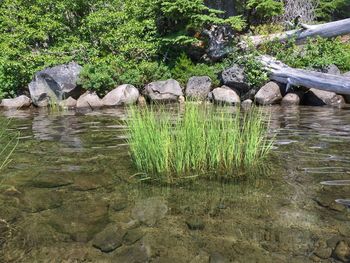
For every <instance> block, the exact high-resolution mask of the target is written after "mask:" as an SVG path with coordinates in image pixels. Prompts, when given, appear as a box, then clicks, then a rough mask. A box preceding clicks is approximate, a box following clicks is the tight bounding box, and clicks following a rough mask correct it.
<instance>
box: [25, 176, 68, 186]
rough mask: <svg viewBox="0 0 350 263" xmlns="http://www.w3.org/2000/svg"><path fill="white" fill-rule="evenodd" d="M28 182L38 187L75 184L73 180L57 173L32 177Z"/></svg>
mask: <svg viewBox="0 0 350 263" xmlns="http://www.w3.org/2000/svg"><path fill="white" fill-rule="evenodd" d="M28 184H29V185H30V186H32V187H37V188H56V187H61V186H67V185H70V184H73V181H72V180H71V179H70V178H65V177H62V176H58V175H57V174H45V175H39V176H36V177H34V178H32V179H31V180H30V182H29V183H28Z"/></svg>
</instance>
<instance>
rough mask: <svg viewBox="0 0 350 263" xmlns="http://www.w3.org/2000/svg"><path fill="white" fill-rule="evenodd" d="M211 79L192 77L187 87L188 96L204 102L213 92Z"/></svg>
mask: <svg viewBox="0 0 350 263" xmlns="http://www.w3.org/2000/svg"><path fill="white" fill-rule="evenodd" d="M211 85H212V82H211V79H210V78H209V77H207V76H203V77H192V78H190V79H189V80H188V82H187V86H186V96H187V97H188V98H191V99H198V100H204V99H206V98H207V97H208V94H209V92H210V90H211Z"/></svg>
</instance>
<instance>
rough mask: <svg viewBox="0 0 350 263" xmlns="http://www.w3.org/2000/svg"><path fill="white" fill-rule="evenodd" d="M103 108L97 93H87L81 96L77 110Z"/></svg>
mask: <svg viewBox="0 0 350 263" xmlns="http://www.w3.org/2000/svg"><path fill="white" fill-rule="evenodd" d="M102 107H103V103H102V101H101V99H100V98H99V97H98V96H97V94H96V93H95V92H90V91H87V92H85V93H84V94H83V95H81V96H80V97H79V99H78V101H77V108H79V109H92V110H93V109H99V108H102Z"/></svg>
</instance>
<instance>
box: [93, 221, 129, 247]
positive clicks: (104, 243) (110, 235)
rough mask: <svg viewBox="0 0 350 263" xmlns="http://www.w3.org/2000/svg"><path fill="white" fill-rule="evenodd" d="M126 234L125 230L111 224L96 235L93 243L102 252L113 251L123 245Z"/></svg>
mask: <svg viewBox="0 0 350 263" xmlns="http://www.w3.org/2000/svg"><path fill="white" fill-rule="evenodd" d="M124 235H125V230H123V229H120V228H119V227H117V226H115V225H109V226H107V227H106V228H105V229H104V230H102V232H100V233H98V234H97V235H96V236H95V237H94V239H93V241H92V245H93V246H94V247H96V248H98V249H100V250H101V251H102V252H111V251H113V250H115V249H116V248H118V247H120V246H121V245H122V241H123V237H124Z"/></svg>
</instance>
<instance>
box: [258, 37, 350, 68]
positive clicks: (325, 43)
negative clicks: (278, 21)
mask: <svg viewBox="0 0 350 263" xmlns="http://www.w3.org/2000/svg"><path fill="white" fill-rule="evenodd" d="M261 51H262V52H263V53H268V54H270V55H272V56H275V57H276V58H277V59H279V60H281V61H283V62H284V63H286V64H288V65H289V66H292V67H297V68H314V69H322V68H324V67H326V66H328V65H331V64H334V65H336V66H338V67H339V69H341V70H343V71H348V70H350V43H349V42H348V43H343V42H342V41H341V39H340V38H335V39H324V38H320V37H319V38H316V39H309V40H308V41H307V43H306V45H304V46H300V45H296V44H295V40H293V39H291V40H289V41H288V42H286V43H280V42H274V43H268V44H266V45H264V46H263V47H262V48H261Z"/></svg>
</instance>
